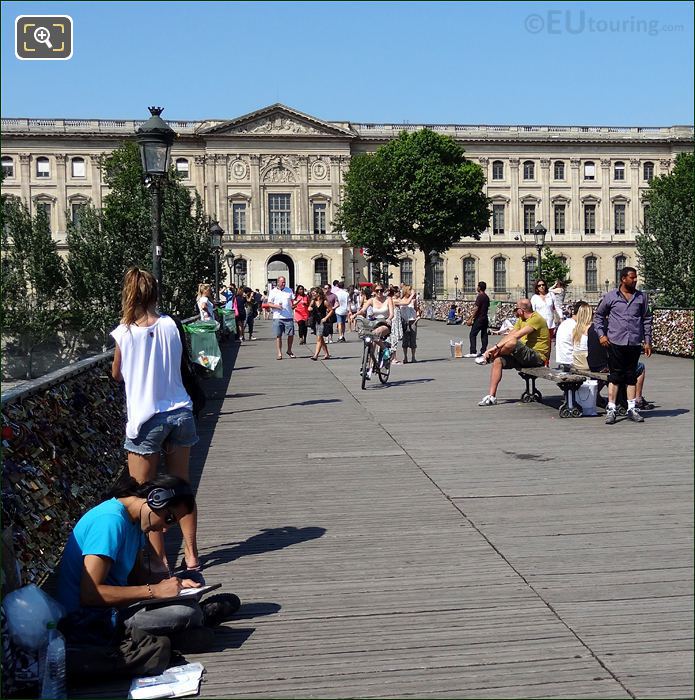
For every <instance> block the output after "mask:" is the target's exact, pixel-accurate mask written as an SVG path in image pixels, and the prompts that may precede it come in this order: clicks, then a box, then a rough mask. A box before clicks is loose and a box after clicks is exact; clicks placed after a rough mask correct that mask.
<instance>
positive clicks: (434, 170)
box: [335, 129, 490, 298]
mask: <svg viewBox="0 0 695 700" xmlns="http://www.w3.org/2000/svg"><path fill="white" fill-rule="evenodd" d="M484 185H485V175H484V173H483V171H482V169H481V168H480V166H479V165H477V164H475V163H473V162H471V161H469V160H466V158H465V156H464V149H463V148H462V147H461V146H460V145H459V144H458V143H456V141H455V140H454V139H452V138H451V137H449V136H442V135H441V134H437V133H435V132H434V131H431V130H429V129H421V130H419V131H416V132H413V133H408V132H402V133H401V134H400V135H399V136H398V138H397V139H394V140H393V141H390V142H389V143H387V144H385V145H384V146H381V147H380V148H378V149H377V150H376V151H375V152H374V153H368V154H363V155H358V156H355V157H354V158H353V159H352V161H351V163H350V169H349V171H348V172H347V174H346V176H345V194H344V197H343V203H342V206H341V208H340V211H339V213H338V216H337V219H336V222H335V225H336V226H337V228H339V229H341V230H343V231H345V232H346V233H347V235H348V240H349V242H350V244H351V245H353V246H361V247H364V248H366V249H367V250H368V255H369V258H370V259H371V260H373V261H379V262H388V263H391V264H398V256H399V255H400V254H401V253H403V252H405V251H411V252H414V251H416V250H421V251H422V252H423V253H424V255H425V296H426V297H428V298H429V297H431V296H432V288H433V284H432V282H433V275H432V265H431V254H433V253H444V252H445V251H447V250H448V249H449V248H450V247H451V246H452V245H453V244H454V243H457V242H458V241H460V240H461V239H462V238H464V237H472V238H475V239H479V238H480V233H481V232H482V231H484V230H485V228H487V226H488V221H489V218H490V211H489V208H488V199H487V197H486V196H485V194H484V192H483V187H484Z"/></svg>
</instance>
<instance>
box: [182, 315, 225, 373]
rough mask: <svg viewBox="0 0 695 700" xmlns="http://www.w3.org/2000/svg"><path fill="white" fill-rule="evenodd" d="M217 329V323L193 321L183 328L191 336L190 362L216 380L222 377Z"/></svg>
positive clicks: (218, 325)
mask: <svg viewBox="0 0 695 700" xmlns="http://www.w3.org/2000/svg"><path fill="white" fill-rule="evenodd" d="M219 327H220V324H219V323H217V321H195V322H194V323H189V324H188V325H184V327H183V328H184V330H185V331H186V333H188V334H189V335H190V336H191V360H193V362H196V363H197V364H199V365H201V366H203V367H205V369H207V370H209V371H210V372H211V373H212V375H213V376H215V377H218V378H219V377H222V353H221V352H220V345H219V343H218V342H217V330H218V329H219Z"/></svg>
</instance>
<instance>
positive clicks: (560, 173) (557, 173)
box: [553, 160, 565, 180]
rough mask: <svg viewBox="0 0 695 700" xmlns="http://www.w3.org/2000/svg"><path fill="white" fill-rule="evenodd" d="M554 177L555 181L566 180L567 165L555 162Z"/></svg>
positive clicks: (559, 161)
mask: <svg viewBox="0 0 695 700" xmlns="http://www.w3.org/2000/svg"><path fill="white" fill-rule="evenodd" d="M553 176H554V179H555V180H564V179H565V164H564V162H563V161H561V160H557V161H555V167H554V173H553Z"/></svg>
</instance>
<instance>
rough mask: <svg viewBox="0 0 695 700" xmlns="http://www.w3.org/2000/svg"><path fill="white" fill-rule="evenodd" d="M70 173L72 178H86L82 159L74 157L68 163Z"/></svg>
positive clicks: (85, 169)
mask: <svg viewBox="0 0 695 700" xmlns="http://www.w3.org/2000/svg"><path fill="white" fill-rule="evenodd" d="M70 173H71V175H72V176H73V177H87V168H86V165H85V162H84V158H81V157H80V156H76V157H75V158H73V159H72V160H71V161H70Z"/></svg>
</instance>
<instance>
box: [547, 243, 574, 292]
mask: <svg viewBox="0 0 695 700" xmlns="http://www.w3.org/2000/svg"><path fill="white" fill-rule="evenodd" d="M569 274H570V268H569V265H567V263H565V262H564V259H563V258H562V256H560V255H556V254H555V253H553V251H552V249H551V248H550V247H548V246H546V247H545V248H543V256H542V258H541V273H540V277H542V278H543V279H544V280H545V281H546V282H547V283H548V284H549V285H550V286H551V287H552V286H553V284H554V283H555V282H557V280H560V281H561V282H564V283H565V284H569V283H570V282H571V281H572V280H571V279H570V277H569ZM539 279H540V278H539Z"/></svg>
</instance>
